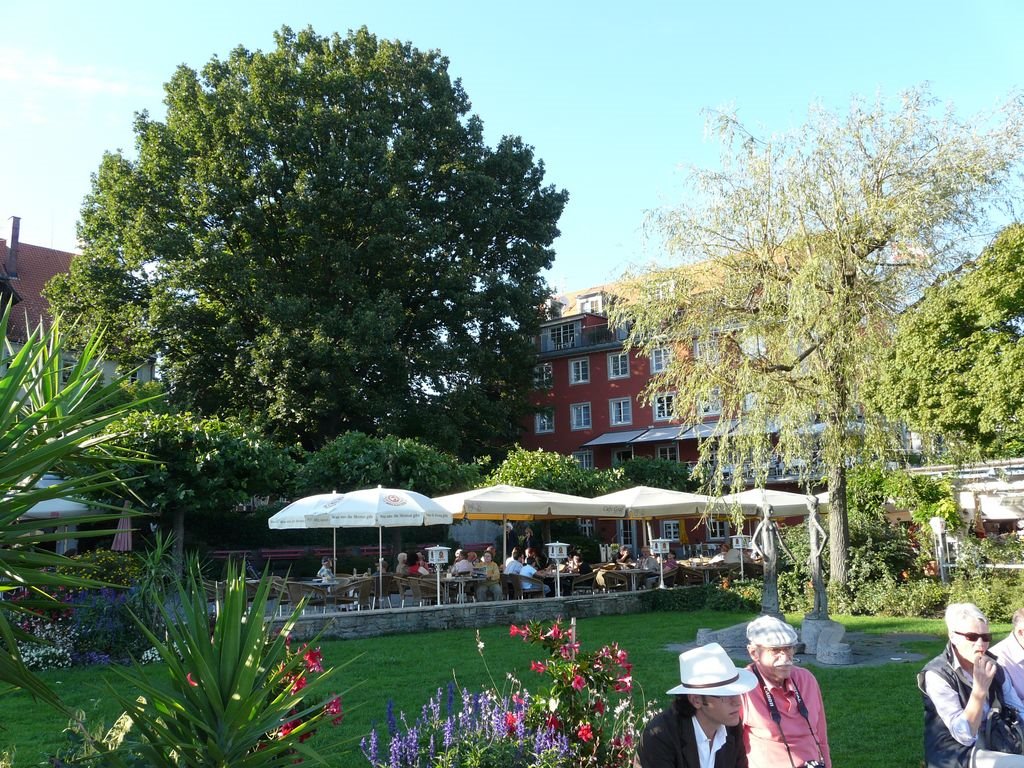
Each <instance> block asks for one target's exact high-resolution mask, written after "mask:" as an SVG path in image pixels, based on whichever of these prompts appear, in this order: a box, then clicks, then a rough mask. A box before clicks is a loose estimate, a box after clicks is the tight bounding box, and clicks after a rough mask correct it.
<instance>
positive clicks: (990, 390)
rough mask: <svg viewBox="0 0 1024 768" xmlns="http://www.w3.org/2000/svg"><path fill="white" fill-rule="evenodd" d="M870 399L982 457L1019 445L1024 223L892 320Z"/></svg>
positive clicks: (1015, 451) (1023, 382) (1023, 386)
mask: <svg viewBox="0 0 1024 768" xmlns="http://www.w3.org/2000/svg"><path fill="white" fill-rule="evenodd" d="M871 394H872V399H873V400H875V401H876V402H878V403H879V405H880V406H881V407H882V408H883V409H884V410H885V411H887V412H888V413H889V414H890V416H891V417H892V418H894V419H899V420H902V421H903V422H905V423H906V424H908V425H909V426H910V427H911V428H913V429H915V430H917V431H919V432H921V433H924V434H930V435H940V436H942V437H944V438H945V444H946V446H947V447H949V446H953V445H957V446H959V447H962V448H963V449H965V450H967V451H970V452H974V453H976V454H980V455H981V456H983V457H986V458H987V457H1000V456H1004V457H1005V456H1019V455H1020V452H1021V451H1022V450H1024V419H1022V418H1021V414H1022V413H1024V226H1021V225H1019V224H1015V225H1013V226H1010V227H1008V228H1007V229H1005V230H1003V232H1002V233H1000V235H999V236H998V237H997V238H996V239H995V241H994V242H993V243H992V245H991V246H989V247H988V248H987V249H986V250H985V251H984V252H983V253H982V254H981V257H980V258H979V259H978V260H977V262H975V263H971V264H969V265H967V266H966V267H965V268H964V269H963V270H961V271H958V272H956V273H955V274H952V275H950V276H947V277H946V278H945V279H944V280H942V281H941V282H940V283H938V284H936V285H935V286H933V287H932V288H930V289H928V290H927V291H926V292H925V295H924V297H923V298H922V299H921V301H920V302H918V303H917V304H916V305H915V306H913V307H912V308H911V309H910V310H908V311H907V312H906V313H905V314H904V315H903V317H901V318H900V323H899V328H898V332H897V334H896V338H895V341H894V343H893V345H892V347H891V348H890V349H889V351H888V354H887V355H886V356H885V366H884V367H883V369H882V372H881V375H880V376H879V377H878V379H877V381H876V385H875V386H873V387H872V388H871Z"/></svg>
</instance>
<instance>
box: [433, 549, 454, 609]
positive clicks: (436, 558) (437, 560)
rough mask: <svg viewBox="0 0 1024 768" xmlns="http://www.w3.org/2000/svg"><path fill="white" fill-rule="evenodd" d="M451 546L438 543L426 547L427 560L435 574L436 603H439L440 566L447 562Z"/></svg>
mask: <svg viewBox="0 0 1024 768" xmlns="http://www.w3.org/2000/svg"><path fill="white" fill-rule="evenodd" d="M450 550H451V547H442V546H441V545H440V544H438V545H437V546H436V547H427V562H429V563H430V565H431V567H432V568H433V569H434V574H435V575H436V576H437V604H438V605H440V604H441V567H442V566H444V565H447V564H448V552H449V551H450Z"/></svg>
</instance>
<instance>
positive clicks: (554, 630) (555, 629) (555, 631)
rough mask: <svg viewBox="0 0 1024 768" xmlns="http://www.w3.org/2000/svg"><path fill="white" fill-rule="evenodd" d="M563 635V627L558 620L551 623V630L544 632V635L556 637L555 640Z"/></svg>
mask: <svg viewBox="0 0 1024 768" xmlns="http://www.w3.org/2000/svg"><path fill="white" fill-rule="evenodd" d="M561 636H562V628H561V627H560V626H558V623H557V622H556V623H554V624H552V625H551V629H549V630H548V631H547V632H546V633H545V634H544V637H550V638H553V639H555V640H557V639H558V638H560V637H561Z"/></svg>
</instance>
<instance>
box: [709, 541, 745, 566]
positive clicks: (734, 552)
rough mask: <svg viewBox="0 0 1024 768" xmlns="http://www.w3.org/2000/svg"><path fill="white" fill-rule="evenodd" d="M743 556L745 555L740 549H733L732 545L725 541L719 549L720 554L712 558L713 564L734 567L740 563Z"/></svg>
mask: <svg viewBox="0 0 1024 768" xmlns="http://www.w3.org/2000/svg"><path fill="white" fill-rule="evenodd" d="M742 555H743V553H742V552H740V550H738V549H733V548H732V544H730V543H729V542H728V541H723V542H722V544H721V546H720V547H719V548H718V554H717V555H715V556H714V557H712V558H711V562H712V563H725V564H726V565H734V564H737V563H739V561H740V557H742Z"/></svg>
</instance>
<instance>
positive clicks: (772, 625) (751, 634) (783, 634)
mask: <svg viewBox="0 0 1024 768" xmlns="http://www.w3.org/2000/svg"><path fill="white" fill-rule="evenodd" d="M798 639H799V637H798V636H797V634H796V630H795V629H793V628H792V627H791V626H789V624H787V623H786V622H784V621H783V620H782V619H777V618H775V617H774V616H758V617H757V618H756V619H754V620H753V621H752V622H750V623H749V624H747V642H748V643H750V644H751V645H760V646H763V647H765V648H784V647H786V646H789V645H796V643H797V640H798Z"/></svg>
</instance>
